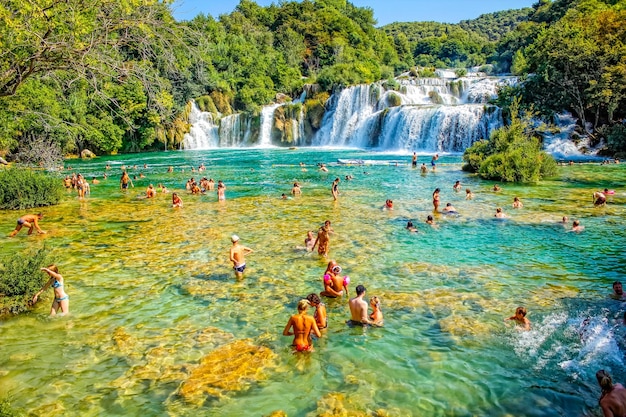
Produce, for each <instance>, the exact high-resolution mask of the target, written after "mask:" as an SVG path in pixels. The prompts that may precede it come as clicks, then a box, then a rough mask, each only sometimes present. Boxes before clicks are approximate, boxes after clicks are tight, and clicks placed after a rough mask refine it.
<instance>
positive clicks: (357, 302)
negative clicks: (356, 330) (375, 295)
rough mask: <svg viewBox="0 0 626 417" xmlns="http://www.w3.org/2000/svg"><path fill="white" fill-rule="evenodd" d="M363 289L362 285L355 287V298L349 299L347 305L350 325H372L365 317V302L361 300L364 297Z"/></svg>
mask: <svg viewBox="0 0 626 417" xmlns="http://www.w3.org/2000/svg"><path fill="white" fill-rule="evenodd" d="M365 291H366V290H365V287H364V286H363V285H357V286H356V297H354V298H351V299H350V302H349V303H348V305H349V306H350V320H349V321H348V322H349V323H351V324H360V325H364V324H373V323H372V321H371V320H370V319H369V318H368V317H367V301H365V300H364V299H363V297H365Z"/></svg>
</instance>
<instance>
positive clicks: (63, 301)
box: [32, 264, 70, 316]
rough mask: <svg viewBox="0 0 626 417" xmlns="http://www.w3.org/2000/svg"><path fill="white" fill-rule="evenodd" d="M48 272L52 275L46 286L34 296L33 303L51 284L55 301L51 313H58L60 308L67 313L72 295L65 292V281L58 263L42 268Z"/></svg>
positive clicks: (52, 314)
mask: <svg viewBox="0 0 626 417" xmlns="http://www.w3.org/2000/svg"><path fill="white" fill-rule="evenodd" d="M41 270H42V271H44V272H45V273H46V274H48V275H49V276H50V278H49V279H48V281H47V282H46V283H45V284H44V286H43V287H42V288H41V290H39V291H38V292H37V293H36V294H35V295H34V296H33V300H32V302H33V304H35V303H36V302H37V298H38V297H39V296H40V295H41V293H42V292H44V291H45V290H47V289H48V288H49V287H50V286H52V288H54V301H53V302H52V307H51V308H50V315H51V316H54V315H56V314H57V311H59V309H60V310H61V312H62V313H63V314H67V313H69V312H70V297H69V295H67V294H66V293H65V290H64V289H63V285H64V281H63V277H62V276H61V274H59V268H57V266H56V265H54V264H53V265H50V266H48V267H47V268H41Z"/></svg>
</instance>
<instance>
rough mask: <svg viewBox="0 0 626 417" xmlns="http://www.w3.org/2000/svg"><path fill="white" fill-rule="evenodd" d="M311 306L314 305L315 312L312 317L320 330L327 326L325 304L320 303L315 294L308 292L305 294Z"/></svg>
mask: <svg viewBox="0 0 626 417" xmlns="http://www.w3.org/2000/svg"><path fill="white" fill-rule="evenodd" d="M306 299H307V300H308V301H309V304H310V305H311V307H315V313H314V314H313V318H314V319H315V322H316V323H317V327H318V328H319V329H320V330H322V329H325V328H327V327H328V316H327V315H326V304H324V303H322V300H320V298H319V297H318V296H317V294H309V295H307V296H306Z"/></svg>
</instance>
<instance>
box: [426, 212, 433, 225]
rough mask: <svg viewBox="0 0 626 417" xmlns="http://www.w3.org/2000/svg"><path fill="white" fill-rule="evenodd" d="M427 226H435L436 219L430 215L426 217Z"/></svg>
mask: <svg viewBox="0 0 626 417" xmlns="http://www.w3.org/2000/svg"><path fill="white" fill-rule="evenodd" d="M426 224H429V225H431V226H435V219H434V218H433V216H431V215H430V214H429V215H428V216H426Z"/></svg>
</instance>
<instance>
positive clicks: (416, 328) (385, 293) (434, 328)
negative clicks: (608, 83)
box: [0, 149, 626, 416]
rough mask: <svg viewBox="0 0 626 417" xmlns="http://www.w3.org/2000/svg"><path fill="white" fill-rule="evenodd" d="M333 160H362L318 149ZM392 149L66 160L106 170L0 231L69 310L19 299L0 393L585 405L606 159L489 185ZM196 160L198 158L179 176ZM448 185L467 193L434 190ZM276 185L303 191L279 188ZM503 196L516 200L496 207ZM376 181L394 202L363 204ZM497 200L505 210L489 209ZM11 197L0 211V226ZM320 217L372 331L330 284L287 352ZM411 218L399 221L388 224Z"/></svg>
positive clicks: (604, 226) (51, 407)
mask: <svg viewBox="0 0 626 417" xmlns="http://www.w3.org/2000/svg"><path fill="white" fill-rule="evenodd" d="M337 158H345V159H364V160H377V161H378V163H376V164H372V165H367V166H337V165H334V164H332V162H333V161H335V160H336V159H337ZM421 159H423V160H424V162H428V160H429V159H428V157H426V156H423V157H421ZM410 160H411V157H410V155H391V154H371V153H367V152H363V151H349V150H315V149H308V150H283V149H263V150H212V151H201V152H185V153H182V152H169V153H158V154H149V155H137V156H128V155H124V156H115V157H110V158H109V159H106V158H101V159H99V160H96V161H90V162H82V161H72V166H73V167H74V169H75V170H76V171H78V172H81V173H82V174H83V175H85V176H86V177H87V178H91V177H93V176H97V177H99V178H100V179H101V180H102V175H103V173H104V172H105V169H104V166H105V165H106V163H107V162H110V163H111V166H112V169H111V170H109V171H108V174H109V178H108V179H106V180H102V182H101V183H100V184H96V185H92V187H91V188H92V194H91V196H89V197H87V198H86V199H85V200H84V201H78V200H77V199H76V196H75V195H74V194H71V193H70V194H68V196H67V199H66V200H65V201H64V202H63V203H62V204H60V205H58V206H55V207H47V208H44V209H42V211H43V212H44V213H45V214H46V217H45V218H44V220H43V222H42V224H43V228H44V230H47V231H48V234H47V235H44V236H31V237H27V236H26V235H25V234H24V233H23V234H21V235H18V237H16V238H13V239H8V238H2V239H3V244H2V246H1V247H0V253H1V254H2V255H9V254H13V253H15V252H16V251H21V250H24V249H25V248H28V247H31V246H41V245H43V244H44V243H45V245H46V247H47V248H48V249H49V250H50V252H51V255H52V258H53V259H54V260H55V261H56V263H57V264H58V265H59V268H60V270H61V273H62V274H63V276H64V277H65V280H66V291H67V292H68V294H69V295H70V297H71V307H70V309H71V315H70V316H69V317H63V318H55V319H48V318H47V317H46V314H47V312H48V311H49V303H50V302H51V291H48V292H49V294H47V296H48V298H47V299H46V298H44V299H43V300H42V301H41V302H40V303H38V305H37V308H36V309H35V310H34V311H33V312H32V313H31V314H27V315H23V316H19V317H14V318H9V319H7V320H4V321H2V322H0V336H1V338H2V350H1V351H0V392H2V393H10V394H11V395H12V396H13V403H14V404H15V405H16V406H19V407H23V408H25V409H27V410H28V411H29V412H31V413H33V414H35V415H41V414H47V415H53V416H54V415H61V414H70V415H87V416H89V415H94V416H95V415H139V414H143V415H166V414H170V415H183V416H191V415H197V414H198V413H200V414H201V415H215V416H218V415H219V416H226V415H229V416H230V415H232V416H238V415H257V416H260V415H269V414H270V413H272V412H273V411H277V410H282V411H284V412H285V413H286V414H287V415H289V416H315V415H393V416H406V415H429V416H438V415H441V416H443V415H515V416H535V415H537V416H538V415H542V416H544V415H554V416H556V415H565V414H573V415H579V414H581V413H583V412H589V410H595V409H596V407H597V398H598V396H599V389H597V388H596V386H595V379H594V377H593V375H594V373H595V372H596V370H597V369H598V368H599V367H602V368H605V369H609V370H610V371H611V372H612V373H613V374H614V376H615V379H617V380H618V381H622V380H623V379H624V376H626V373H625V367H624V363H623V354H622V349H623V335H624V331H623V328H622V327H623V325H622V322H621V315H623V313H624V310H626V306H624V305H622V304H620V303H619V302H617V301H613V300H609V299H608V298H607V297H606V294H607V293H608V292H610V288H611V287H610V284H611V283H612V282H613V281H614V280H616V279H621V272H622V271H623V269H624V258H623V255H622V254H623V252H624V249H625V243H624V242H626V240H625V239H624V234H625V232H624V224H623V218H624V214H625V213H624V206H623V202H624V197H625V194H624V191H623V190H624V186H625V182H626V171H625V170H624V168H623V166H622V165H611V166H599V165H575V166H568V167H562V168H560V169H561V171H560V175H561V178H562V180H551V181H546V182H544V183H541V184H539V185H537V186H528V185H504V186H503V190H502V191H501V192H499V193H494V192H492V191H491V189H492V187H493V183H491V182H487V181H481V180H480V179H478V178H476V177H473V176H469V175H467V174H465V173H463V172H462V171H461V169H460V167H461V165H460V158H458V157H454V156H447V157H445V156H444V157H442V158H441V159H440V162H441V164H440V165H438V167H437V172H436V173H432V172H429V173H428V174H426V175H420V173H419V170H413V169H411V167H410ZM385 161H394V162H395V161H400V164H398V166H395V163H389V164H387V163H385ZM300 162H303V163H305V164H306V165H307V166H306V170H303V169H302V168H301V167H300V165H299V163H300ZM317 162H326V163H329V170H330V172H328V173H323V172H320V171H318V170H317V169H316V167H315V164H316V163H317ZM419 162H420V164H421V162H422V161H419ZM144 163H146V164H147V168H145V169H144V168H143V164H144ZM201 163H204V164H205V165H206V166H207V171H206V172H204V173H197V172H195V173H192V172H191V167H192V166H194V167H198V166H199V165H200V164H201ZM135 164H137V165H138V168H137V169H134V168H133V166H134V165H135ZM122 165H126V166H128V167H130V174H131V176H133V175H137V179H136V180H134V184H135V188H131V189H130V190H128V191H127V192H122V191H121V190H120V189H119V175H120V172H121V171H120V167H121V166H122ZM169 166H174V167H175V171H174V172H173V173H167V172H166V171H167V168H168V167H169ZM183 169H184V172H182V170H183ZM140 172H141V173H143V174H145V175H146V178H140V177H139V173H140ZM346 175H352V176H354V179H353V180H351V181H345V180H344V178H345V176H346ZM190 176H193V177H195V178H196V179H198V178H200V177H202V176H207V177H209V178H213V179H214V180H215V181H216V182H217V180H223V181H224V182H225V184H226V187H227V189H226V198H227V200H226V201H225V202H218V201H217V196H216V194H215V193H210V194H207V195H201V196H192V195H188V194H187V192H186V191H185V190H184V184H185V182H186V181H187V179H188V178H189V177H190ZM335 177H340V178H341V179H342V181H341V182H340V185H339V191H340V198H339V201H338V202H333V201H332V196H331V194H330V184H331V182H332V180H333V179H334V178H335ZM456 180H460V181H461V183H462V184H463V187H464V188H471V190H472V192H473V193H475V195H476V196H475V198H474V199H473V200H471V201H467V200H465V193H464V192H461V193H456V192H454V191H453V190H452V185H453V184H454V182H455V181H456ZM294 181H298V182H300V184H301V188H302V193H303V194H302V196H298V197H294V198H290V199H288V200H281V199H280V195H281V194H282V193H287V194H289V191H290V190H291V186H292V185H293V182H294ZM150 183H153V184H155V185H156V184H158V183H162V184H164V185H165V186H167V187H168V188H169V189H170V190H172V191H177V192H179V193H180V194H181V196H182V198H183V200H184V203H185V206H184V208H182V209H172V208H171V194H165V195H164V194H160V193H159V194H158V195H157V197H156V198H155V199H152V200H147V199H144V198H142V194H143V192H144V191H145V188H146V187H147V185H148V184H150ZM437 187H439V188H441V190H442V192H441V203H442V206H444V205H445V203H447V202H450V203H452V204H453V205H454V206H455V207H456V208H457V210H458V211H459V213H460V214H461V215H460V216H458V217H447V216H443V215H436V216H435V219H436V222H437V223H438V227H435V228H433V227H430V226H428V225H426V224H425V223H424V220H425V218H426V216H427V215H428V214H432V202H431V195H432V191H433V190H434V189H435V188H437ZM603 188H610V189H615V190H616V194H615V195H613V196H611V200H610V201H609V203H610V204H608V205H607V206H606V207H605V208H594V207H593V205H592V201H591V194H592V192H593V191H594V190H596V189H603ZM515 196H518V197H520V199H521V200H522V201H523V202H524V208H523V209H519V210H514V209H512V208H511V203H512V201H513V197H515ZM388 198H390V199H392V200H393V201H394V210H393V211H386V210H385V211H383V210H381V208H382V206H383V204H384V201H385V200H386V199H388ZM498 206H500V207H503V208H504V211H505V212H506V213H507V214H508V215H509V216H510V219H509V220H508V221H506V222H497V221H494V219H493V214H494V212H495V208H496V207H498ZM20 214H22V213H15V212H0V221H1V224H4V225H5V229H6V230H7V234H8V232H9V231H10V230H9V229H11V228H12V225H13V224H14V222H15V218H16V217H18V216H19V215H20ZM563 215H567V216H569V217H570V219H574V218H579V219H581V220H582V223H583V225H585V226H586V230H585V232H583V233H581V234H576V233H570V232H568V229H569V225H568V227H563V225H560V224H558V220H559V219H560V218H561V217H562V216H563ZM326 219H329V220H331V221H332V226H333V228H334V230H335V234H334V235H332V237H331V246H330V248H331V249H330V251H331V257H332V258H333V259H336V260H337V261H338V262H339V263H340V264H341V265H342V267H343V270H344V273H346V274H348V275H350V277H351V281H352V284H351V288H350V290H351V291H352V294H354V287H355V286H356V285H358V284H364V285H365V286H366V287H367V290H368V292H367V297H366V298H369V297H370V296H373V295H377V296H379V297H380V298H381V305H382V309H383V311H384V314H385V327H384V328H365V329H363V328H351V327H348V326H346V325H345V324H344V321H345V319H346V318H348V316H349V311H348V308H347V303H346V300H329V301H327V302H326V304H327V309H328V313H329V320H330V326H329V329H328V330H327V331H326V332H325V333H324V336H323V337H322V339H320V340H317V341H316V342H315V349H316V352H315V353H313V354H311V355H302V354H299V355H294V354H292V352H291V349H290V348H289V346H288V345H289V343H290V342H291V338H287V337H283V336H282V329H283V327H284V325H285V324H286V322H287V319H288V317H289V315H290V314H293V312H295V310H296V304H297V302H298V300H299V299H300V298H303V297H305V296H306V295H307V294H309V293H311V292H319V291H321V290H322V278H321V275H322V273H323V270H324V267H325V264H326V262H327V260H324V259H320V257H319V256H318V255H317V254H313V253H307V252H305V251H303V250H302V249H301V247H302V246H303V245H304V238H305V237H306V231H307V230H316V229H317V228H318V227H319V226H320V225H321V224H322V223H323V222H324V220H326ZM408 220H413V222H414V224H415V225H416V226H417V227H418V229H419V232H418V233H409V232H407V231H406V230H405V229H404V226H405V225H406V222H407V221H408ZM233 233H237V234H238V235H239V236H240V237H241V239H242V243H243V244H244V245H246V246H249V247H250V248H252V249H254V251H255V252H254V253H253V254H251V255H249V256H248V268H247V269H246V272H245V276H244V278H243V279H242V280H236V279H235V277H234V274H233V272H232V268H231V267H232V265H231V263H230V262H229V261H228V251H229V249H230V239H229V238H230V236H231V235H232V234H233ZM518 305H524V306H526V307H527V308H528V311H529V316H528V317H529V319H530V320H531V322H532V326H533V328H532V330H531V331H530V332H519V331H516V330H515V329H513V328H511V327H506V326H505V324H504V323H503V319H504V318H505V317H509V316H510V315H512V313H513V312H514V310H515V307H517V306H518ZM588 317H589V319H588V320H586V321H585V319H587V318H588ZM581 335H582V336H581Z"/></svg>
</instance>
